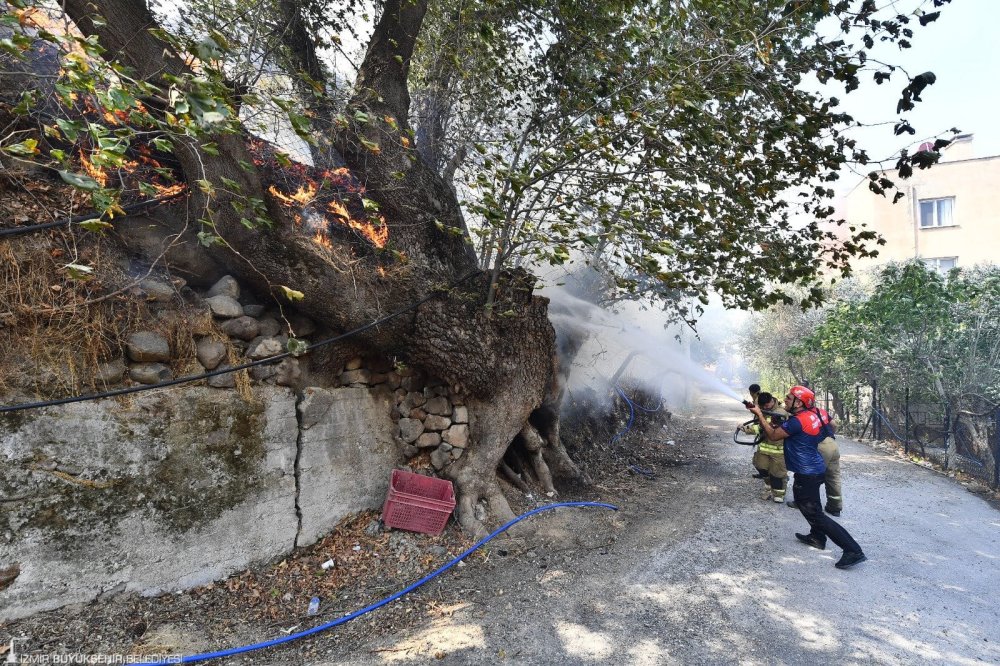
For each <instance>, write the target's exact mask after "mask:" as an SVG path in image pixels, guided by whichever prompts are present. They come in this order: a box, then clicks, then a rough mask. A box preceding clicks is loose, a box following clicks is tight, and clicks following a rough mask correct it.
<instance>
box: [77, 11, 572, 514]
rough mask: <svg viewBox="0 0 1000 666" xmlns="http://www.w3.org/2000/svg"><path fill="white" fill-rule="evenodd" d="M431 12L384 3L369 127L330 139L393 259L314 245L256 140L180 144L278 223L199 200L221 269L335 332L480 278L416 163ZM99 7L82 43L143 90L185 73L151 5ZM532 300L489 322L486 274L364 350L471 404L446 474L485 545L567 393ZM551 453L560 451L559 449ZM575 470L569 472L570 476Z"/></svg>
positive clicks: (83, 24)
mask: <svg viewBox="0 0 1000 666" xmlns="http://www.w3.org/2000/svg"><path fill="white" fill-rule="evenodd" d="M426 4H427V3H426V0H415V1H414V0H388V1H387V2H386V3H385V8H384V11H383V14H382V19H381V20H380V22H379V24H378V25H377V26H376V28H375V32H374V35H373V36H372V39H371V42H370V45H369V48H368V52H367V55H366V57H365V60H364V63H363V64H362V67H361V70H360V73H359V77H358V82H357V87H356V94H355V97H354V98H353V99H352V101H351V103H350V108H349V110H348V113H347V114H346V115H347V117H348V118H359V117H361V114H359V113H357V112H363V113H364V114H366V115H367V117H368V118H369V121H368V122H355V124H353V125H351V126H349V127H347V128H344V129H342V130H341V131H339V133H338V134H337V135H336V136H334V137H332V139H333V143H334V145H336V146H337V147H338V148H339V150H340V153H341V154H342V155H343V157H344V159H345V161H346V163H347V165H348V167H349V168H350V170H351V171H352V173H353V174H354V175H355V176H356V177H357V178H358V179H359V180H360V181H361V183H363V185H364V186H365V188H366V196H367V197H369V198H371V199H373V200H375V201H377V202H378V203H379V206H380V211H381V214H382V215H383V216H384V218H385V221H386V224H387V226H388V229H389V243H390V247H391V249H392V250H395V251H396V253H395V254H394V253H391V252H384V251H383V252H379V251H376V250H374V249H373V248H371V247H359V246H358V244H357V243H356V242H355V243H354V244H353V245H352V244H351V242H350V238H341V237H339V236H335V235H333V234H331V236H332V238H331V240H333V242H334V244H335V246H334V248H333V250H328V249H325V248H322V247H320V246H318V245H316V244H315V243H313V242H312V241H311V240H310V238H309V236H308V234H306V233H303V232H302V231H301V229H300V228H299V227H297V226H296V224H295V223H294V222H292V221H290V220H289V219H288V217H287V215H286V214H285V212H284V209H283V207H282V205H281V204H280V203H279V202H277V201H275V200H273V198H272V197H270V195H269V194H268V193H267V178H268V174H267V173H263V172H261V171H259V170H252V169H251V170H247V169H245V168H243V167H241V166H240V164H241V163H243V164H244V165H245V164H246V163H249V162H251V160H250V156H249V154H248V151H247V147H246V137H242V136H237V135H222V136H218V137H215V138H214V139H213V140H214V141H215V143H217V144H218V147H219V154H218V155H210V154H206V153H205V152H204V151H201V150H200V148H199V147H198V145H197V144H196V143H195V142H193V141H187V140H183V139H181V140H178V142H177V145H176V154H177V158H178V161H179V162H180V164H181V168H182V169H183V172H184V177H185V178H186V179H187V181H188V182H189V183H193V182H194V181H195V180H197V179H205V180H209V181H211V182H213V183H219V182H220V181H221V178H222V177H223V176H224V177H226V178H229V179H232V180H234V181H236V182H238V183H240V186H241V187H242V188H243V193H244V194H245V195H247V196H253V197H260V198H262V199H263V200H265V201H267V202H268V208H269V211H270V213H271V216H272V217H273V219H274V220H275V221H276V224H275V225H274V227H273V228H271V229H267V230H265V229H256V230H251V229H247V228H245V227H244V226H243V225H242V224H241V223H240V219H239V218H240V217H241V215H240V214H239V213H237V212H234V211H233V209H232V206H230V205H229V204H230V201H231V197H230V196H229V195H226V194H221V195H216V196H215V197H214V198H211V197H209V195H206V194H205V193H203V192H201V191H200V190H199V189H198V188H196V187H195V188H192V196H191V197H190V198H189V200H188V202H187V206H188V207H189V208H190V209H192V210H189V211H187V216H188V218H189V219H198V218H200V217H204V216H205V215H206V214H207V213H208V212H210V213H211V215H212V219H213V221H214V224H215V229H216V230H217V232H218V233H219V235H221V236H222V237H223V238H224V239H225V244H224V245H219V246H217V249H215V250H213V252H214V253H215V258H216V259H217V260H218V261H220V262H221V263H223V264H224V265H225V266H226V267H227V268H228V269H229V270H230V271H231V272H232V273H233V274H234V275H236V276H238V277H239V278H241V279H242V280H244V281H247V282H249V283H251V284H253V285H255V286H256V288H257V289H258V291H260V292H262V293H270V294H272V295H274V296H275V297H276V298H279V296H278V295H277V294H279V293H280V290H279V289H278V287H279V286H280V285H287V286H290V287H292V288H294V289H296V290H299V291H301V292H303V293H304V294H305V297H304V299H303V300H302V301H301V302H300V303H298V304H297V307H299V308H300V309H302V310H304V311H305V312H307V313H308V314H309V316H310V317H312V318H313V319H315V320H317V321H320V322H322V323H324V324H326V325H327V326H329V327H330V328H332V329H334V330H349V329H352V328H355V327H358V326H360V325H363V324H365V323H368V322H371V321H373V320H376V319H379V318H380V317H382V316H384V315H385V314H387V313H389V312H392V311H395V310H398V309H402V308H404V307H406V306H407V305H410V304H412V303H414V302H415V301H418V300H420V299H422V298H424V297H425V296H427V295H429V294H431V293H433V291H434V290H435V289H436V288H438V287H440V286H441V285H447V284H453V283H455V282H456V281H457V280H458V279H459V278H460V277H461V276H465V275H468V274H470V273H475V272H476V271H477V264H476V259H475V256H474V253H473V252H472V249H471V245H470V243H469V235H468V232H467V230H466V227H465V223H464V220H463V217H462V214H461V209H460V207H459V204H458V201H457V200H456V197H455V194H454V192H453V191H452V189H451V188H450V187H448V186H447V184H446V183H445V182H444V181H442V179H441V178H440V177H439V176H438V175H437V174H435V173H434V172H433V171H432V170H431V169H430V168H428V167H427V166H425V165H424V164H423V162H422V161H421V160H420V159H418V158H417V154H416V152H415V150H414V149H413V148H412V147H411V145H410V142H409V125H408V122H407V117H408V112H409V94H408V92H407V88H406V77H407V71H408V66H409V60H410V56H411V55H412V52H413V47H414V44H415V41H416V37H417V34H418V32H419V29H420V24H421V21H422V19H423V15H424V12H425V10H426ZM93 6H94V5H90V4H89V3H83V2H81V1H80V0H70V1H69V3H68V4H67V11H68V12H69V13H70V15H71V17H72V18H73V19H74V21H75V22H76V23H77V25H78V26H79V27H80V28H81V30H83V31H84V32H85V33H86V34H96V35H98V36H99V38H100V39H101V41H102V43H103V44H104V46H105V48H106V49H108V53H110V54H114V55H116V56H117V57H120V58H121V59H122V60H124V61H125V62H128V63H130V64H132V65H133V66H134V67H135V69H136V70H137V72H138V73H139V74H140V75H141V78H144V79H148V80H150V81H153V82H155V81H157V78H158V76H159V73H160V72H161V71H164V70H166V71H169V72H170V73H171V74H174V75H177V74H181V73H183V68H181V69H180V70H178V62H179V61H178V60H177V59H176V58H175V57H173V56H170V53H171V51H170V49H168V48H167V47H166V45H164V44H163V43H162V42H160V41H159V40H158V39H157V38H156V37H155V36H154V35H152V34H150V33H149V32H148V28H149V27H152V26H153V25H154V23H153V19H152V17H151V16H150V15H149V12H148V10H147V9H146V7H145V6H144V5H143V4H142V0H97V3H96V6H97V10H98V13H100V14H102V15H104V16H106V17H127V18H128V20H127V21H126V23H127V26H128V27H127V29H124V30H123V29H119V28H120V26H121V25H122V22H120V21H117V20H108V21H107V24H106V25H101V24H100V23H99V22H98V23H95V22H92V21H90V20H89V17H88V12H89V11H91V7H93ZM112 26H118V27H112ZM362 139H363V140H362ZM375 145H377V148H373V146H375ZM219 189H220V190H222V189H229V188H219ZM402 256H405V260H402V259H401V258H400V257H402ZM533 287H534V281H533V279H532V278H531V277H530V276H528V275H527V274H524V273H523V272H518V273H515V274H511V275H508V276H507V278H506V279H505V280H503V281H502V282H501V283H500V285H498V288H497V292H498V293H495V294H492V296H493V297H494V298H495V299H496V300H497V303H498V304H499V305H498V306H496V307H495V308H494V309H493V310H492V312H494V313H497V312H503V313H504V316H500V315H497V314H493V315H492V316H491V314H490V312H488V311H486V310H484V309H483V307H482V304H483V303H484V302H485V301H486V299H487V297H488V296H489V295H490V294H488V293H487V292H488V290H489V280H488V278H487V276H485V275H479V276H477V277H476V278H475V279H472V280H466V281H465V282H464V283H463V284H461V285H459V286H458V287H457V288H455V289H452V290H451V291H449V292H447V293H444V294H442V295H441V296H440V297H438V298H435V299H432V300H430V301H428V302H426V303H425V304H423V305H422V306H420V307H419V308H418V309H417V310H416V311H415V312H413V313H410V314H408V315H404V316H400V317H397V318H395V319H394V320H392V321H390V322H389V323H387V324H386V325H383V326H379V327H378V328H376V329H373V330H370V331H368V332H367V333H365V334H364V335H363V337H362V338H361V339H360V340H355V341H353V342H361V343H363V344H365V345H367V346H369V347H372V348H374V349H378V350H381V351H383V352H389V353H393V354H397V355H402V356H403V357H404V358H405V359H406V360H407V362H408V363H409V364H410V365H413V366H416V367H418V368H421V369H423V370H424V371H425V372H427V373H428V374H429V375H432V376H436V377H438V378H440V379H443V380H445V381H447V382H448V383H449V384H450V385H451V386H452V389H453V390H457V391H459V392H460V393H461V394H462V395H463V397H464V399H465V401H466V404H467V405H468V408H469V416H470V443H469V448H468V449H467V452H466V454H465V455H464V456H463V457H462V458H460V459H459V460H458V461H456V462H455V463H453V464H452V465H451V466H450V467H448V468H446V470H445V474H447V475H448V476H450V477H451V478H453V479H454V481H455V482H456V486H457V490H458V500H459V508H458V517H459V520H460V521H461V524H462V525H463V527H465V528H466V529H467V530H469V531H471V532H474V533H482V532H483V530H484V525H483V522H482V520H481V517H480V515H481V512H477V505H478V504H479V502H480V500H486V501H487V503H488V507H489V509H490V513H492V515H493V517H494V518H509V517H510V515H511V511H510V508H509V506H508V505H507V502H506V500H505V499H504V497H503V495H502V494H501V492H500V489H499V485H498V483H497V474H496V471H497V468H498V466H499V465H500V464H501V462H502V459H503V456H504V454H505V452H506V451H507V449H508V447H509V446H510V444H511V442H512V441H513V440H514V438H515V437H516V436H517V435H518V433H520V432H521V431H522V430H523V429H524V428H525V427H526V426H528V425H529V416H530V415H531V414H532V412H533V411H534V410H535V409H537V408H539V407H540V406H542V404H543V402H545V400H546V397H549V408H550V409H551V399H552V396H553V395H554V393H557V389H555V386H556V382H555V381H554V359H555V346H554V337H555V336H554V332H553V329H552V326H551V324H550V323H549V320H548V317H547V300H546V299H544V298H540V297H537V296H534V295H533V294H532V290H533ZM550 430H551V429H550ZM556 432H558V430H557V429H556ZM548 434H549V433H545V435H548ZM550 448H551V449H552V450H553V451H555V452H558V450H559V447H558V445H557V443H556V445H553V446H551V447H550ZM556 458H558V456H556ZM538 459H539V460H541V457H540V456H539V457H538ZM566 460H568V458H567V459H566ZM543 464H544V463H543ZM566 469H568V470H569V471H570V472H572V471H573V468H572V464H571V463H570V467H567V468H566ZM564 471H565V470H564Z"/></svg>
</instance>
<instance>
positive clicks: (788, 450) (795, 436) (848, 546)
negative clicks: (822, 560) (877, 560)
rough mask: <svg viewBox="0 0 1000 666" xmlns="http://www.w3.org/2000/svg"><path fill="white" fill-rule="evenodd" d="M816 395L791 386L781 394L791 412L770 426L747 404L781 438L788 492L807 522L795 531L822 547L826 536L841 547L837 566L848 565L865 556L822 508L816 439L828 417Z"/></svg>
mask: <svg viewBox="0 0 1000 666" xmlns="http://www.w3.org/2000/svg"><path fill="white" fill-rule="evenodd" d="M815 403H816V395H815V394H814V393H813V392H812V391H810V390H809V389H807V388H806V387H804V386H793V387H792V388H790V389H788V395H786V396H785V409H786V410H787V411H788V413H789V414H791V416H790V417H789V418H788V419H787V420H786V421H785V422H784V423H782V424H781V425H780V426H777V427H774V426H772V425H771V424H770V423H769V421H768V420H767V419H766V418H765V417H764V414H763V413H762V412H761V409H760V407H758V406H756V405H754V406H750V407H747V409H749V410H750V411H751V412H753V414H754V415H755V416H756V417H757V420H758V421H760V426H761V429H762V430H763V431H764V437H765V438H766V439H768V440H770V441H775V440H783V443H784V448H785V464H786V466H787V467H788V469H789V470H791V471H792V472H794V473H795V482H794V483H793V484H792V494H793V496H794V499H795V504H796V505H797V506H798V509H799V511H800V512H801V513H802V517H803V518H805V519H806V522H808V523H809V532H808V533H807V534H799V533H796V534H795V538H796V539H798V540H799V541H801V542H802V543H804V544H806V545H808V546H812V547H813V548H818V549H819V550H825V549H826V540H827V538H828V537H829V538H830V539H831V540H833V542H834V543H835V544H837V545H838V546H840V547H841V548H842V549H843V551H844V552H843V554H842V555H841V557H840V559H839V560H838V561H837V562H836V564H835V566H836V567H837V568H838V569H849V568H850V567H853V566H854V565H856V564H859V563H861V562H864V561H865V560H867V559H868V558H867V557H866V556H865V554H864V552H863V551H862V550H861V546H860V545H858V542H857V541H855V540H854V537H852V536H851V535H850V533H849V532H848V531H847V530H846V529H844V528H843V527H842V526H841V525H840V524H838V523H837V522H836V521H834V520H833V519H832V518H830V517H829V516H828V515H827V514H826V513H824V512H823V508H822V506H821V504H820V498H819V487H820V485H822V484H823V482H824V477H825V474H826V463H825V462H824V460H823V456H822V455H820V452H819V448H818V447H819V443H820V442H821V441H823V440H824V439H826V437H827V436H828V429H829V417H827V422H826V423H824V421H823V419H822V418H821V416H820V414H819V411H818V410H817V409H816V406H815Z"/></svg>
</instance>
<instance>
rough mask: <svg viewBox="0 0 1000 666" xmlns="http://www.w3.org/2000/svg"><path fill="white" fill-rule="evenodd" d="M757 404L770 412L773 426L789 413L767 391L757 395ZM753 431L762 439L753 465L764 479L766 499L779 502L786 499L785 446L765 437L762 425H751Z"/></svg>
mask: <svg viewBox="0 0 1000 666" xmlns="http://www.w3.org/2000/svg"><path fill="white" fill-rule="evenodd" d="M757 404H758V405H759V406H760V407H761V408H762V409H763V410H766V411H767V412H769V413H770V416H768V418H770V419H771V425H772V426H778V425H779V424H780V423H781V422H783V421H784V420H785V419H786V418H788V416H789V414H788V412H786V411H785V410H784V409H782V408H781V407H780V406H778V401H777V399H776V398H775V397H774V396H773V395H771V394H770V393H768V392H767V391H763V392H761V393H760V394H759V395H758V396H757ZM749 428H752V429H753V430H752V432H754V433H761V436H762V439H761V440H760V444H759V445H758V447H757V451H756V452H755V453H754V455H753V466H754V467H755V468H757V471H758V472H759V473H760V476H761V478H763V479H764V495H763V498H764V499H769V500H773V501H774V502H775V503H777V504H783V503H784V501H785V485H786V482H787V480H788V469H787V468H786V467H785V446H784V443H783V442H782V441H781V440H780V439H779V440H774V441H770V440H768V439H767V438H764V437H763V433H762V432H761V430H762V429H761V426H760V425H759V424H753V425H752V426H749Z"/></svg>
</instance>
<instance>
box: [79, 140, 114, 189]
mask: <svg viewBox="0 0 1000 666" xmlns="http://www.w3.org/2000/svg"><path fill="white" fill-rule="evenodd" d="M80 164H81V165H83V168H84V170H85V171H86V172H87V174H88V175H89V176H90V177H91V178H93V179H94V180H96V181H97V182H98V184H99V185H100V186H101V187H107V186H108V174H106V173H104V170H103V169H100V168H98V167H96V166H94V165H93V163H92V162H91V161H90V160H88V159H87V154H86V153H85V152H83V149H82V148H81V149H80Z"/></svg>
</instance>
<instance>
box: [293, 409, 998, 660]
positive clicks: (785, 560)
mask: <svg viewBox="0 0 1000 666" xmlns="http://www.w3.org/2000/svg"><path fill="white" fill-rule="evenodd" d="M703 406H704V407H705V409H706V412H709V413H712V414H714V416H713V417H712V418H711V419H704V420H703V424H704V425H705V426H706V427H707V428H708V432H709V436H708V438H707V440H706V441H705V442H702V443H683V442H682V443H681V446H683V447H686V448H687V449H688V451H687V452H688V453H689V454H690V456H689V457H690V460H691V464H689V465H686V466H680V467H674V468H671V469H664V470H658V471H659V474H658V476H657V478H656V479H654V480H650V481H649V482H648V484H647V485H645V486H644V487H643V489H642V492H641V493H639V494H638V496H637V497H632V498H625V500H624V501H623V502H622V510H621V511H620V512H619V513H618V514H614V515H610V516H609V515H604V514H602V513H600V512H587V511H578V512H567V513H565V514H562V515H560V516H555V515H553V516H546V517H544V518H542V517H540V518H539V520H540V521H545V522H544V524H543V525H542V529H541V532H540V534H541V538H542V539H543V540H544V543H542V544H541V545H533V546H532V547H530V548H528V549H522V550H520V551H518V552H513V553H512V554H511V556H510V557H507V558H505V560H504V561H503V562H502V563H498V564H497V565H496V566H491V570H490V572H489V576H488V577H487V576H483V575H482V574H481V572H480V573H479V574H477V572H475V571H469V570H468V569H471V568H472V567H471V566H470V567H468V568H467V569H466V570H465V573H458V574H456V575H454V576H451V577H449V575H448V574H446V575H444V576H442V577H441V578H440V580H436V581H434V582H433V583H432V584H430V585H429V586H428V588H429V589H428V591H427V592H426V593H425V594H428V595H432V596H434V597H436V598H438V599H439V600H440V601H439V602H438V603H436V604H434V605H433V608H434V611H435V612H433V613H428V614H427V615H426V617H424V618H423V619H421V620H420V621H419V622H418V623H417V626H416V627H411V628H409V629H408V630H406V631H405V632H401V633H398V634H393V633H388V634H382V635H380V636H378V637H377V638H374V639H373V640H372V641H371V642H369V643H367V644H365V645H358V644H354V645H342V644H341V645H337V644H336V643H333V644H332V645H331V646H330V648H329V650H328V651H326V652H327V655H328V656H327V657H326V658H323V659H318V660H316V661H314V662H312V663H315V664H406V663H426V662H427V661H434V662H436V663H445V664H496V663H517V664H630V665H631V664H761V665H764V664H768V665H773V664H838V665H841V664H907V665H912V664H1000V587H998V584H1000V512H998V511H997V510H996V509H994V508H993V507H991V506H990V505H989V504H987V503H986V502H985V501H983V500H982V499H981V498H979V497H978V496H976V495H974V494H971V493H969V492H967V491H966V490H965V489H964V488H962V487H961V485H959V484H958V483H956V482H955V481H954V480H952V479H948V478H946V477H944V476H942V475H939V474H937V473H935V472H932V471H929V470H926V469H923V468H920V467H918V466H916V465H913V464H910V463H908V462H905V461H903V460H901V459H898V458H895V457H892V456H889V455H887V454H884V453H881V452H877V451H873V450H872V449H871V448H869V447H867V446H864V445H862V444H858V443H856V442H852V441H850V440H845V439H843V438H841V439H840V442H841V451H842V456H843V457H842V468H843V476H844V483H843V485H844V498H845V508H844V512H843V515H842V518H841V519H840V522H841V524H843V525H844V526H845V527H846V528H847V529H848V530H849V531H850V532H851V533H852V534H853V535H854V537H855V538H856V539H857V540H858V541H859V543H860V544H861V546H862V547H863V548H864V550H865V553H866V554H867V555H868V557H869V561H868V562H865V563H862V564H860V565H858V566H857V567H855V568H854V569H851V570H847V571H842V570H838V569H836V568H835V567H834V566H833V564H834V562H835V561H836V560H837V558H838V557H839V556H840V551H839V549H837V548H836V547H835V546H833V544H832V543H831V544H830V546H829V547H828V550H826V551H823V552H821V551H817V550H815V549H811V548H809V547H807V546H805V545H803V544H800V543H798V542H797V541H796V540H795V538H794V532H796V531H805V530H806V529H807V528H806V523H805V521H804V520H803V519H802V517H801V516H800V514H799V513H798V511H795V510H792V509H789V508H787V507H785V506H784V505H779V504H775V503H773V502H766V501H764V500H762V499H760V497H759V494H760V492H759V491H760V482H759V481H757V480H753V479H750V472H751V468H750V464H749V459H750V450H749V448H747V447H739V446H736V445H734V444H733V443H732V432H733V430H734V428H735V426H736V425H737V424H738V423H739V422H741V421H743V420H745V419H746V412H745V411H743V410H742V409H741V408H740V407H739V405H738V404H737V405H735V406H733V405H732V401H722V400H719V401H706V402H704V403H703ZM550 513H552V514H555V513H557V512H550ZM609 535H613V537H614V541H613V543H611V544H610V545H609V544H608V537H609ZM317 647H319V646H317ZM324 651H325V650H324Z"/></svg>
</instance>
